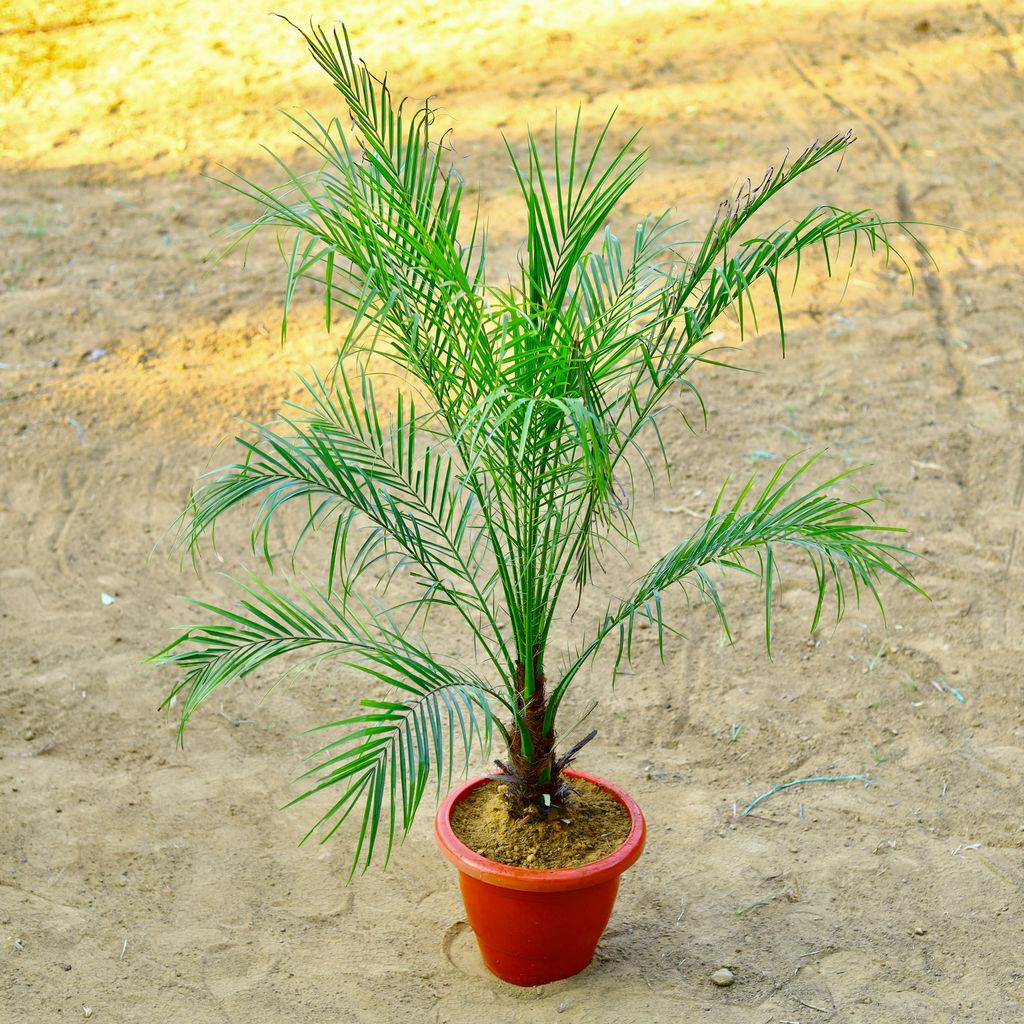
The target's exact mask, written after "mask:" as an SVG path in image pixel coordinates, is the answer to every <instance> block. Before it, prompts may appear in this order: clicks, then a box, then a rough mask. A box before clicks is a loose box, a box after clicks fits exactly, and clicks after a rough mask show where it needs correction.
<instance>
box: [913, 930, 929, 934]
mask: <svg viewBox="0 0 1024 1024" xmlns="http://www.w3.org/2000/svg"><path fill="white" fill-rule="evenodd" d="M914 934H915V935H927V934H928V929H927V928H915V929H914Z"/></svg>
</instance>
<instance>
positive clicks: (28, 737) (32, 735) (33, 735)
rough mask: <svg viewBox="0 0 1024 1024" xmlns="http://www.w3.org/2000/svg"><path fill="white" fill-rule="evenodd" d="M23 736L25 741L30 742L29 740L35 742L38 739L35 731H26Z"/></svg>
mask: <svg viewBox="0 0 1024 1024" xmlns="http://www.w3.org/2000/svg"><path fill="white" fill-rule="evenodd" d="M23 735H24V737H25V741H26V742H28V741H29V740H34V739H35V738H36V731H35V729H26V730H25V732H24V734H23Z"/></svg>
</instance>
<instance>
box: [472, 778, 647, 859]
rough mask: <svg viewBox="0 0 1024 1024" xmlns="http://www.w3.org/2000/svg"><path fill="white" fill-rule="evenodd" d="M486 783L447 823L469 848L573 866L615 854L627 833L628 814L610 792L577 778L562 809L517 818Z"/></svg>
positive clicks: (500, 790) (494, 785) (498, 790)
mask: <svg viewBox="0 0 1024 1024" xmlns="http://www.w3.org/2000/svg"><path fill="white" fill-rule="evenodd" d="M504 788H505V787H504V786H503V785H502V784H501V783H497V782H485V783H484V784H483V785H482V786H478V787H477V788H476V789H474V790H473V791H472V792H471V793H470V794H469V796H467V797H466V799H465V800H461V801H460V802H459V803H458V804H457V805H456V807H455V808H454V809H453V811H452V828H453V829H454V831H455V834H456V835H457V836H458V837H459V839H461V840H462V841H463V842H464V843H465V844H466V845H467V846H468V847H469V848H470V849H471V850H473V851H474V852H476V853H479V854H480V856H482V857H488V858H490V859H491V860H496V861H498V862H499V863H501V864H511V865H512V866H514V867H517V868H538V869H540V868H578V867H582V866H583V865H584V864H590V863H592V862H593V861H595V860H600V859H601V858H602V857H607V856H608V854H610V853H614V852H615V851H616V850H617V849H618V848H619V847H620V846H621V845H622V844H623V843H624V842H625V841H626V836H628V835H629V813H628V812H627V811H626V808H625V807H623V806H622V804H620V803H619V801H618V800H616V799H615V797H613V796H612V795H611V794H610V793H606V792H605V791H604V790H603V789H601V787H600V786H595V785H594V784H593V783H592V782H584V781H582V780H580V779H577V780H576V781H575V782H573V795H572V796H571V797H570V798H569V802H568V805H567V806H566V808H565V809H564V811H563V813H561V814H556V813H552V814H551V815H550V816H549V817H548V818H546V819H545V820H543V821H517V820H516V819H514V818H513V817H512V816H511V815H510V814H509V812H508V805H507V804H506V803H505V800H504V798H503V796H502V793H503V791H504Z"/></svg>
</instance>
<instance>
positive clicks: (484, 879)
mask: <svg viewBox="0 0 1024 1024" xmlns="http://www.w3.org/2000/svg"><path fill="white" fill-rule="evenodd" d="M564 774H566V775H568V776H569V777H570V778H576V779H584V780H585V781H587V782H592V783H593V784H594V785H595V786H600V787H601V789H603V790H605V791H606V792H607V793H610V794H611V795H612V796H614V797H615V799H616V800H618V801H619V803H620V804H622V805H623V807H625V808H626V810H627V811H628V812H629V817H630V822H631V826H630V830H629V835H628V836H627V837H626V841H625V842H624V843H623V844H622V845H621V846H620V847H619V848H618V849H617V850H616V851H615V852H614V853H610V854H609V855H608V856H607V857H602V858H601V859H600V860H595V861H593V862H592V863H590V864H584V865H583V866H582V867H578V868H556V869H553V870H547V869H531V868H517V867H511V866H510V865H508V864H499V863H498V862H497V861H494V860H488V858H487V857H481V856H480V854H478V853H474V852H473V850H471V849H470V848H469V847H468V846H466V845H465V843H463V842H462V841H461V840H460V839H459V838H458V836H456V835H455V833H454V831H453V830H452V825H451V816H452V810H453V808H454V807H455V806H456V804H458V803H459V802H460V801H462V800H464V799H465V798H466V797H467V796H468V795H469V794H470V793H471V792H472V791H473V790H474V789H476V788H477V787H478V786H482V785H483V784H484V783H485V782H487V781H489V780H488V779H487V778H486V777H482V778H478V779H471V780H470V781H469V782H465V783H463V784H462V785H461V786H457V787H456V788H455V789H453V790H452V791H451V792H450V793H449V794H448V796H447V797H446V799H445V801H444V803H442V804H441V806H440V808H439V809H438V812H437V817H436V819H435V830H434V831H435V835H436V837H437V845H438V846H439V847H440V848H441V852H442V853H443V854H444V855H445V857H447V858H448V860H450V861H451V862H452V863H453V864H454V865H455V866H456V867H457V868H458V869H459V885H460V886H461V888H462V899H463V901H464V903H465V905H466V916H467V917H468V918H469V923H470V925H471V926H472V928H473V931H474V932H475V933H476V938H477V942H478V943H479V944H480V953H481V955H482V956H483V959H484V963H485V964H486V965H487V967H488V968H489V969H490V970H491V972H492V973H494V974H496V975H497V976H498V977H499V978H501V979H502V980H503V981H507V982H510V983H511V984H513V985H544V984H547V983H548V982H549V981H558V980H559V978H568V977H570V976H572V975H573V974H578V973H579V972H580V971H582V970H583V968H584V967H586V966H587V964H589V963H590V961H591V960H592V959H593V958H594V950H595V949H596V948H597V942H598V939H600V938H601V934H602V933H603V932H604V929H605V926H606V925H607V924H608V918H609V917H610V916H611V912H612V904H613V903H614V902H615V895H616V893H617V892H618V889H619V876H620V875H621V874H622V873H623V872H624V871H625V870H626V869H627V868H629V867H630V866H632V864H633V863H634V862H635V861H636V859H637V858H638V857H639V856H640V853H641V851H642V850H643V847H644V839H645V838H646V835H647V828H646V825H645V823H644V816H643V814H642V813H641V811H640V808H639V807H638V806H637V805H636V803H635V801H634V800H633V799H632V798H631V797H630V796H629V795H628V794H627V793H625V792H623V790H621V789H619V788H618V786H615V785H613V784H612V783H610V782H607V781H605V780H604V779H601V778H598V777H597V776H596V775H589V774H587V773H586V772H574V771H568V772H565V773H564Z"/></svg>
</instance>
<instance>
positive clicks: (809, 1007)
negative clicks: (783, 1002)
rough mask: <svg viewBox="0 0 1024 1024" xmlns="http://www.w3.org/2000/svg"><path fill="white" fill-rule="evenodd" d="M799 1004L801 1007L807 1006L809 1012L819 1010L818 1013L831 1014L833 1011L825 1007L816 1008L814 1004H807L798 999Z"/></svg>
mask: <svg viewBox="0 0 1024 1024" xmlns="http://www.w3.org/2000/svg"><path fill="white" fill-rule="evenodd" d="M797 1002H798V1003H799V1004H800V1005H801V1006H806V1007H807V1009H808V1010H817V1011H818V1013H831V1012H832V1011H831V1010H826V1009H825V1007H824V1006H815V1005H814V1003H808V1002H805V1001H804V1000H803V999H797Z"/></svg>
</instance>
